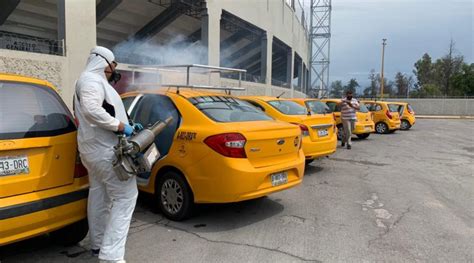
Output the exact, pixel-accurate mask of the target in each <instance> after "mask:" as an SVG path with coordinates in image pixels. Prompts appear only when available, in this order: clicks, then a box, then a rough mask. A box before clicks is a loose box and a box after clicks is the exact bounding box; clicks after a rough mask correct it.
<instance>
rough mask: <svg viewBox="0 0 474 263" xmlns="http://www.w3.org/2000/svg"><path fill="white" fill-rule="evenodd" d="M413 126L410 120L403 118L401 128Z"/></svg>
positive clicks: (405, 128) (406, 128)
mask: <svg viewBox="0 0 474 263" xmlns="http://www.w3.org/2000/svg"><path fill="white" fill-rule="evenodd" d="M410 128H411V125H410V122H409V121H407V120H402V123H401V125H400V130H404V131H406V130H409V129H410Z"/></svg>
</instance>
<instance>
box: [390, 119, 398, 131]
mask: <svg viewBox="0 0 474 263" xmlns="http://www.w3.org/2000/svg"><path fill="white" fill-rule="evenodd" d="M400 124H401V121H400V120H398V121H389V122H388V123H387V125H388V129H389V130H399V129H400Z"/></svg>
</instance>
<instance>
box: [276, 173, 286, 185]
mask: <svg viewBox="0 0 474 263" xmlns="http://www.w3.org/2000/svg"><path fill="white" fill-rule="evenodd" d="M286 183H288V173H287V172H280V173H274V174H272V186H278V185H282V184H286Z"/></svg>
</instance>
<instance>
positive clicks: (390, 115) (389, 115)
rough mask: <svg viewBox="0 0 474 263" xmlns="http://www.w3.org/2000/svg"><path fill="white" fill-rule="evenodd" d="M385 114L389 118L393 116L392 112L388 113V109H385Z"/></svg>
mask: <svg viewBox="0 0 474 263" xmlns="http://www.w3.org/2000/svg"><path fill="white" fill-rule="evenodd" d="M385 115H387V117H388V118H389V119H391V118H392V117H393V116H392V114H391V113H390V111H388V110H387V111H385Z"/></svg>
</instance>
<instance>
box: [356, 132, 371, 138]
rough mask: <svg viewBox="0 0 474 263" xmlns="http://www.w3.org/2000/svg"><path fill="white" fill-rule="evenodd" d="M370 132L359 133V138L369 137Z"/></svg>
mask: <svg viewBox="0 0 474 263" xmlns="http://www.w3.org/2000/svg"><path fill="white" fill-rule="evenodd" d="M369 135H370V133H362V134H357V138H359V139H367V137H369Z"/></svg>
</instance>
